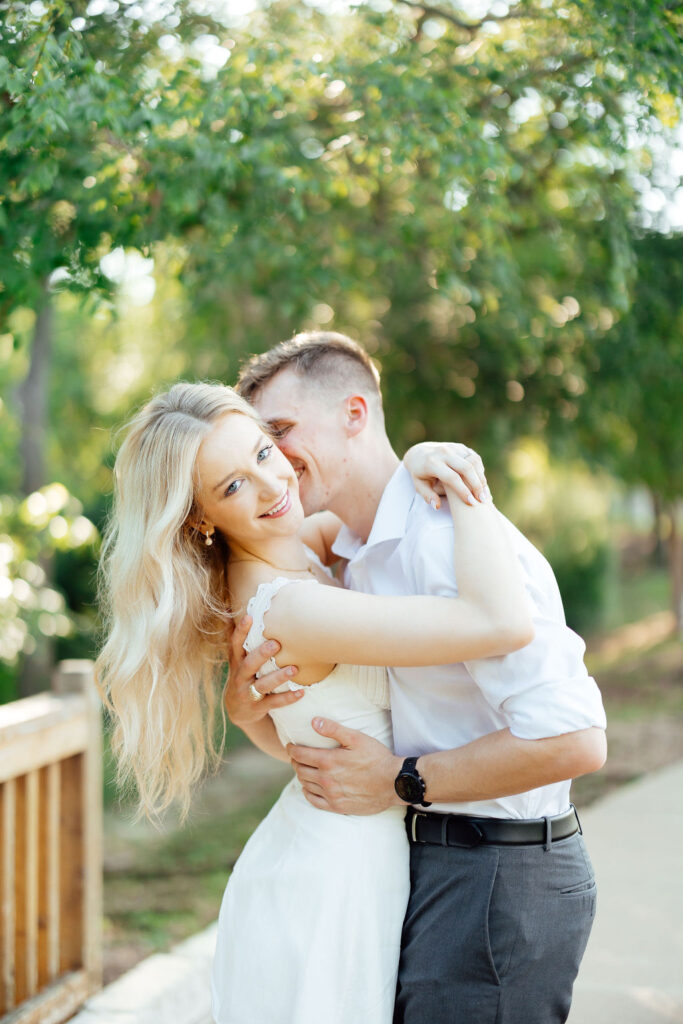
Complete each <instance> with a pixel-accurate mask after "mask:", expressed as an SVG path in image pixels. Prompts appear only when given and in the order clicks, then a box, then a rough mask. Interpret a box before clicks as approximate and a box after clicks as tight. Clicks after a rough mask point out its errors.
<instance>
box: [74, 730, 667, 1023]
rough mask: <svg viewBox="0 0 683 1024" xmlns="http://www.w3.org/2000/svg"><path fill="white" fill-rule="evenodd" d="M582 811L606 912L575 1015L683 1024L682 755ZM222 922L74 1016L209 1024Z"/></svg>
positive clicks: (601, 909)
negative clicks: (213, 964)
mask: <svg viewBox="0 0 683 1024" xmlns="http://www.w3.org/2000/svg"><path fill="white" fill-rule="evenodd" d="M682 746H683V742H682ZM581 818H582V823H583V826H584V831H585V833H586V839H587V842H588V846H589V849H590V853H591V857H592V859H593V863H594V865H595V870H596V875H597V878H598V893H599V895H598V916H597V919H596V923H595V926H594V928H593V933H592V935H591V939H590V942H589V945H588V949H587V951H586V955H585V957H584V961H583V964H582V967H581V973H580V975H579V980H578V981H577V984H576V987H575V994H574V1004H573V1007H572V1012H571V1016H570V1018H569V1024H672V1022H673V1024H683V761H681V762H679V763H678V764H676V765H674V766H673V767H671V768H666V769H663V770H662V771H659V772H655V773H652V774H650V775H648V776H647V777H646V778H645V779H643V780H642V781H640V782H635V783H632V784H630V785H628V786H624V787H622V788H621V789H620V790H618V791H617V792H616V793H614V794H613V795H611V796H608V797H606V798H605V799H603V800H601V801H599V802H598V803H597V804H595V805H594V806H593V807H592V808H590V809H589V810H588V811H585V812H584V813H583V814H582V815H581ZM215 928H216V925H215V923H214V924H213V925H211V926H210V927H209V928H207V929H205V931H203V932H200V933H199V934H197V935H195V936H193V937H192V938H191V939H188V940H187V941H186V942H184V943H181V944H180V945H178V946H176V947H174V948H173V949H172V950H171V952H170V953H167V954H155V955H154V956H152V957H148V958H147V960H143V961H142V962H141V963H140V964H138V965H137V966H136V967H135V968H133V970H132V971H129V972H128V973H127V974H124V975H123V976H122V977H121V978H119V979H118V980H117V981H115V982H114V983H113V984H111V985H108V986H107V987H106V988H105V989H103V990H102V991H101V992H100V993H98V994H97V995H95V996H93V997H92V998H91V999H89V1000H88V1002H87V1004H86V1007H85V1009H84V1010H83V1011H82V1012H81V1013H80V1014H78V1015H77V1016H76V1017H75V1018H73V1024H210V1014H209V968H210V962H211V957H212V955H213V947H214V943H215ZM322 1024H324V1022H322ZM349 1024H360V1022H349Z"/></svg>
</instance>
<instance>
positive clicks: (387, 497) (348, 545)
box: [332, 463, 415, 561]
mask: <svg viewBox="0 0 683 1024" xmlns="http://www.w3.org/2000/svg"><path fill="white" fill-rule="evenodd" d="M414 500H415V487H414V486H413V481H412V478H411V476H410V473H409V472H408V470H407V469H406V468H405V466H404V465H403V463H401V464H400V465H399V466H398V467H397V469H396V471H395V472H394V474H393V476H392V477H391V479H390V480H389V483H388V484H387V486H386V487H385V488H384V493H383V494H382V498H381V500H380V503H379V505H378V507H377V512H376V514H375V520H374V522H373V524H372V529H371V530H370V536H369V537H368V540H367V545H366V547H368V548H369V547H373V545H375V544H383V543H384V542H385V541H388V540H400V538H401V537H403V536H404V534H405V532H406V526H407V521H408V513H409V511H410V507H411V505H412V503H413V501H414ZM362 547H363V541H362V540H361V538H360V537H359V536H358V534H357V533H354V532H353V530H350V529H349V528H348V526H346V525H342V526H341V528H340V530H339V533H338V534H337V537H336V539H335V542H334V544H333V545H332V551H333V553H334V554H335V555H338V556H339V557H340V558H346V559H348V560H349V561H351V559H352V558H354V556H355V555H357V554H358V552H359V551H360V549H361V548H362Z"/></svg>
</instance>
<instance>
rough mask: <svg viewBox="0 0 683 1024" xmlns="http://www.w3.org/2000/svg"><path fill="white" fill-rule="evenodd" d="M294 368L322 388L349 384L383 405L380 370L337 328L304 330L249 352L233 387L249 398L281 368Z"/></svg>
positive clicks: (364, 352)
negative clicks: (261, 350)
mask: <svg viewBox="0 0 683 1024" xmlns="http://www.w3.org/2000/svg"><path fill="white" fill-rule="evenodd" d="M290 367H291V369H293V370H294V371H295V373H297V374H298V375H299V376H301V377H302V378H305V379H306V380H307V381H315V382H316V383H317V384H319V385H320V386H321V387H323V388H330V387H334V388H339V389H340V390H341V388H342V387H348V386H349V384H351V385H352V386H356V387H358V388H359V389H361V390H363V391H369V392H370V393H371V394H372V395H374V396H376V397H377V399H378V402H379V407H380V409H381V406H382V393H381V391H380V384H379V373H378V371H377V368H376V367H375V365H374V363H373V362H372V360H371V359H370V356H369V355H368V354H367V352H366V351H365V349H363V348H361V347H360V345H358V344H357V342H355V341H352V339H351V338H348V337H347V336H346V335H345V334H338V333H337V332H336V331H303V332H302V333H301V334H295V335H294V337H293V338H290V339H289V341H282V342H280V344H279V345H275V347H274V348H271V349H269V350H268V351H267V352H263V353H262V354H261V355H256V356H252V357H251V359H249V360H248V361H247V362H246V363H245V364H244V365H243V366H242V368H241V370H240V375H239V378H238V380H237V384H236V385H235V390H236V391H237V392H238V394H240V395H241V396H242V398H246V399H247V401H252V400H253V398H255V396H256V395H257V393H258V391H259V390H260V389H261V388H262V387H263V385H264V384H266V383H267V381H269V380H271V379H272V378H273V377H274V376H275V374H276V373H279V372H280V370H284V369H287V368H290Z"/></svg>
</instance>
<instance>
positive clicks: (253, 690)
mask: <svg viewBox="0 0 683 1024" xmlns="http://www.w3.org/2000/svg"><path fill="white" fill-rule="evenodd" d="M249 695H250V697H251V699H252V700H253V701H259V700H263V694H262V693H259V692H258V690H257V689H256V687H255V686H254V684H253V683H251V685H250V686H249Z"/></svg>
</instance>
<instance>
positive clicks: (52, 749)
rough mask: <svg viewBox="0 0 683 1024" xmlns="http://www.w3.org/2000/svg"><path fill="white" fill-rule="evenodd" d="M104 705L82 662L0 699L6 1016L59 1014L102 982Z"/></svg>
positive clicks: (38, 1018)
mask: <svg viewBox="0 0 683 1024" xmlns="http://www.w3.org/2000/svg"><path fill="white" fill-rule="evenodd" d="M100 710H101V705H100V701H99V697H98V695H97V691H96V689H95V685H94V682H93V674H92V663H91V662H89V661H63V662H61V664H60V665H59V666H58V668H57V671H56V672H55V675H54V678H53V681H52V691H51V692H47V693H40V694H37V695H36V696H34V697H27V698H26V699H24V700H17V701H13V702H12V703H11V704H5V705H0V1022H1V1024H61V1022H62V1021H65V1020H68V1018H69V1017H71V1016H72V1015H73V1014H74V1013H75V1012H76V1010H77V1009H78V1008H79V1007H80V1006H81V1005H82V1004H83V1002H84V1001H85V1000H86V998H87V997H88V996H89V995H90V994H91V993H92V992H94V991H96V990H97V989H98V988H100V986H101V984H102V939H101V915H102V736H101V714H100ZM3 1014H4V1016H2V1015H3Z"/></svg>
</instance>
